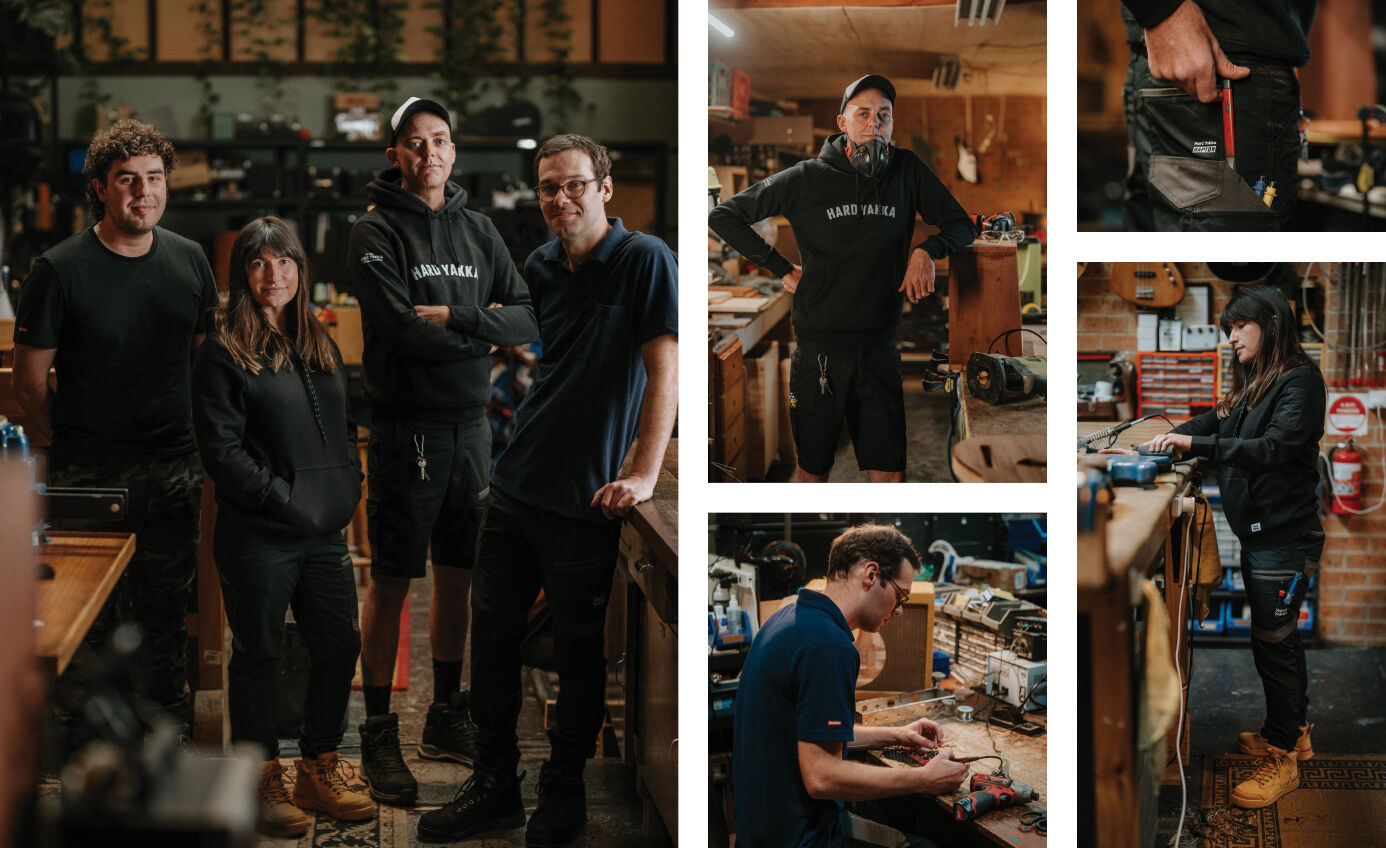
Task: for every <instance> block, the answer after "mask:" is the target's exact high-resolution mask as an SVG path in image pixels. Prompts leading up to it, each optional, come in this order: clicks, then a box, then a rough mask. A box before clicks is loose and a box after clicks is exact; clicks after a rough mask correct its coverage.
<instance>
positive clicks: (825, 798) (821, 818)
mask: <svg viewBox="0 0 1386 848" xmlns="http://www.w3.org/2000/svg"><path fill="white" fill-rule="evenodd" d="M918 568H919V554H918V552H916V551H915V549H914V546H913V545H911V544H910V540H909V539H908V538H906V536H905V535H904V534H903V533H901V532H900V531H899V530H896V529H895V528H894V527H887V526H881V525H876V524H863V525H860V526H857V527H853V528H852V529H850V530H848V531H847V532H845V533H843V534H842V535H841V536H838V537H837V538H836V539H835V540H833V544H832V548H831V549H830V550H829V552H828V585H827V586H826V588H825V589H824V591H823V592H821V593H819V592H814V591H812V590H810V589H800V590H799V598H798V603H797V604H793V605H790V606H787V607H785V608H784V609H782V610H780V611H779V612H777V613H775V614H774V615H772V616H771V617H770V618H769V619H768V620H767V621H766V622H765V624H764V626H762V627H761V630H760V632H759V633H757V634H756V638H755V641H754V642H753V643H752V644H751V652H750V654H749V655H748V656H747V658H746V665H745V666H744V667H743V668H742V671H741V685H740V687H739V688H738V690H737V696H736V719H735V722H736V724H735V731H734V732H735V743H734V750H733V754H732V758H733V759H732V773H733V774H734V775H735V776H736V781H735V783H736V844H737V846H738V848H781V846H782V848H836V847H837V846H841V845H843V844H844V834H843V831H842V826H841V824H840V818H841V813H842V807H843V802H844V801H868V800H873V799H877V798H889V797H893V796H897V795H907V794H910V793H914V792H922V793H927V794H931V795H936V794H942V793H945V792H952V791H954V790H955V789H957V788H958V786H959V784H961V783H962V780H963V778H964V777H966V776H967V766H965V765H963V764H961V763H955V762H953V760H952V759H951V758H950V757H949V755H948V752H947V751H942V752H940V753H939V754H938V755H937V756H936V757H934V759H933V760H932V761H930V763H929V764H928V765H927V766H923V767H922V768H907V769H890V768H880V767H877V766H870V765H866V764H864V763H857V762H852V761H850V760H847V759H846V750H847V749H849V748H850V749H865V748H885V747H890V746H905V747H911V748H937V747H938V745H939V743H941V742H942V741H943V735H942V733H941V732H940V731H939V727H938V725H937V724H934V723H933V722H932V721H929V720H928V719H919V720H918V721H916V722H913V723H912V724H908V725H905V726H904V727H865V726H862V725H857V726H853V719H854V717H855V715H856V703H855V699H854V697H853V692H854V690H855V689H856V681H857V672H858V670H859V668H860V666H861V660H860V657H858V656H857V651H856V648H855V647H854V646H853V640H852V630H854V629H859V630H863V631H865V632H867V633H875V632H876V631H878V630H880V629H881V628H882V627H884V626H885V625H886V624H887V623H889V622H890V619H891V618H893V617H894V616H896V615H898V614H899V613H900V611H901V609H902V608H903V606H904V603H905V600H906V599H908V598H909V587H910V584H911V582H912V581H913V579H914V572H915V571H916V570H917V569H918Z"/></svg>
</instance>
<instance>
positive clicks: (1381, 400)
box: [1367, 389, 1386, 409]
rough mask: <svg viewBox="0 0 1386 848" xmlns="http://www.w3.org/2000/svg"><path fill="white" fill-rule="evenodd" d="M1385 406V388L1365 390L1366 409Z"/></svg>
mask: <svg viewBox="0 0 1386 848" xmlns="http://www.w3.org/2000/svg"><path fill="white" fill-rule="evenodd" d="M1384 406H1386V389H1372V390H1371V391H1369V392H1367V409H1381V408H1382V407H1384Z"/></svg>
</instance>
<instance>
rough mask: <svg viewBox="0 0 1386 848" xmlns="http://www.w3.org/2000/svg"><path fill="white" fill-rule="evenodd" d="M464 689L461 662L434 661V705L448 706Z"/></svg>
mask: <svg viewBox="0 0 1386 848" xmlns="http://www.w3.org/2000/svg"><path fill="white" fill-rule="evenodd" d="M461 688H462V661H461V660H434V661H433V703H435V704H446V703H448V702H449V699H451V698H452V694H453V693H454V692H456V691H458V690H460V689H461Z"/></svg>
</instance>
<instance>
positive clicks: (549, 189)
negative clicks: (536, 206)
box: [539, 177, 602, 200]
mask: <svg viewBox="0 0 1386 848" xmlns="http://www.w3.org/2000/svg"><path fill="white" fill-rule="evenodd" d="M601 179H602V178H601V177H593V178H592V179H590V180H573V181H572V182H570V183H564V184H563V185H561V186H556V185H554V184H552V183H540V184H539V199H540V200H553V199H554V198H555V197H558V190H559V189H560V188H561V189H563V193H564V194H566V195H568V197H569V198H571V199H573V200H577V199H578V198H579V197H582V195H583V194H584V193H585V192H586V191H587V184H588V183H595V182H601Z"/></svg>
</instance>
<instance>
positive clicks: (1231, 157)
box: [1220, 79, 1237, 171]
mask: <svg viewBox="0 0 1386 848" xmlns="http://www.w3.org/2000/svg"><path fill="white" fill-rule="evenodd" d="M1220 84H1221V85H1222V142H1223V154H1224V155H1225V156H1226V157H1227V164H1228V166H1229V167H1230V168H1232V170H1234V171H1235V170H1237V134H1236V132H1235V131H1234V130H1233V127H1232V80H1230V79H1224V80H1222V81H1221V83H1220Z"/></svg>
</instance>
